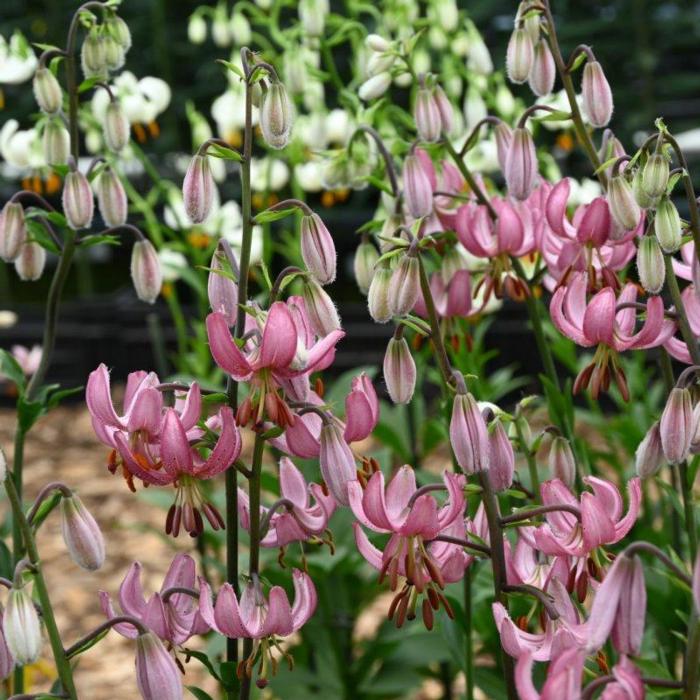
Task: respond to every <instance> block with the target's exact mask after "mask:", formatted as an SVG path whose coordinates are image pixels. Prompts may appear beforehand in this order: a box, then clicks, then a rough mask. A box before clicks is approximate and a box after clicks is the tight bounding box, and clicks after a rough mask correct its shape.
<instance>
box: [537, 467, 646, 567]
mask: <svg viewBox="0 0 700 700" xmlns="http://www.w3.org/2000/svg"><path fill="white" fill-rule="evenodd" d="M584 482H585V483H586V484H587V485H588V486H590V487H591V488H592V489H593V493H590V492H588V491H586V492H584V493H582V494H581V500H580V501H579V500H578V499H577V498H576V496H574V494H573V493H572V492H571V491H570V490H569V489H568V488H567V486H566V485H565V484H564V482H562V481H560V480H559V479H552V480H551V481H545V482H544V483H543V484H542V486H541V487H540V493H541V495H542V503H543V504H544V505H556V504H561V503H564V504H567V505H571V506H574V507H577V508H579V509H580V511H581V522H580V523H579V521H578V520H577V519H576V516H574V515H573V514H572V513H567V512H564V511H553V512H550V513H547V515H546V516H545V518H546V522H545V523H544V524H543V525H541V526H540V527H538V528H537V529H536V530H535V532H534V539H535V543H536V545H537V548H538V549H539V550H541V551H542V552H543V553H544V554H549V555H552V556H566V555H568V556H572V557H587V556H588V555H589V554H590V553H591V552H592V551H593V550H594V549H595V548H596V547H600V546H602V545H607V544H615V543H616V542H619V541H620V540H621V539H622V538H623V537H625V535H626V534H627V533H628V532H629V531H630V530H631V529H632V526H633V525H634V523H635V521H636V520H637V516H638V515H639V506H640V502H641V498H642V494H641V487H640V480H639V477H635V478H633V479H630V480H629V481H628V482H627V494H628V497H629V505H628V509H627V513H626V514H625V515H624V516H623V515H622V497H621V496H620V492H619V491H618V489H617V487H616V486H614V485H613V484H611V483H610V482H609V481H605V480H604V479H599V478H597V477H594V476H587V477H585V478H584Z"/></svg>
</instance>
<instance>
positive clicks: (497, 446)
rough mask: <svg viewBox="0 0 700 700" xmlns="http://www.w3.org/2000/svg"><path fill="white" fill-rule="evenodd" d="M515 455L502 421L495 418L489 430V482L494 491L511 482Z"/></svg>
mask: <svg viewBox="0 0 700 700" xmlns="http://www.w3.org/2000/svg"><path fill="white" fill-rule="evenodd" d="M514 471H515V455H514V453H513V445H512V444H511V442H510V440H509V439H508V434H507V433H506V430H505V428H504V427H503V423H501V421H500V420H499V419H498V418H497V419H496V420H495V421H494V423H493V424H492V429H491V431H490V432H489V471H488V475H489V482H490V484H491V487H492V488H493V490H494V491H505V490H506V489H508V488H510V486H511V484H512V483H513V473H514Z"/></svg>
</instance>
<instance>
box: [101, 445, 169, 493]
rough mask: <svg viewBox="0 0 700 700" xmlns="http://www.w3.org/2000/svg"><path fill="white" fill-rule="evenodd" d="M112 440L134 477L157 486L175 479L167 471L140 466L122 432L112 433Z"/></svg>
mask: <svg viewBox="0 0 700 700" xmlns="http://www.w3.org/2000/svg"><path fill="white" fill-rule="evenodd" d="M114 441H115V442H116V443H117V450H118V451H119V455H120V456H121V458H122V459H123V460H124V464H125V465H126V467H127V469H128V470H129V471H130V472H131V473H132V474H133V475H134V476H136V477H138V478H139V479H141V480H142V481H145V482H146V483H147V484H158V485H159V486H165V485H166V484H172V483H173V481H174V480H175V475H173V474H169V473H167V472H162V471H155V470H154V469H145V468H144V467H142V466H141V464H140V462H139V461H138V460H137V459H136V458H135V457H134V455H133V453H132V452H131V448H130V447H129V443H128V442H127V441H126V438H125V437H124V434H123V433H114Z"/></svg>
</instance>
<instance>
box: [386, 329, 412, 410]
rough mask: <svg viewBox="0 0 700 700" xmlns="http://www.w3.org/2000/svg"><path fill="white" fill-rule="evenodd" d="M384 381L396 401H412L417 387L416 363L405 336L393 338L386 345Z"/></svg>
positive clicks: (398, 402) (399, 402)
mask: <svg viewBox="0 0 700 700" xmlns="http://www.w3.org/2000/svg"><path fill="white" fill-rule="evenodd" d="M384 381H385V383H386V389H387V391H388V392H389V396H390V397H391V400H392V401H393V402H394V403H396V404H401V403H410V402H411V399H412V398H413V392H414V391H415V389H416V363H415V361H414V360H413V356H412V355H411V349H410V348H409V347H408V343H407V342H406V339H405V338H391V340H389V343H388V345H387V346H386V353H385V354H384Z"/></svg>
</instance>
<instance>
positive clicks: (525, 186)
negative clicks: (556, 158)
mask: <svg viewBox="0 0 700 700" xmlns="http://www.w3.org/2000/svg"><path fill="white" fill-rule="evenodd" d="M537 172H538V171H537V153H536V152H535V142H534V141H533V140H532V135H531V134H530V132H529V131H528V130H527V129H526V128H524V127H518V128H517V129H514V130H513V136H512V139H511V144H510V148H509V149H508V154H507V155H506V168H505V171H504V173H503V174H504V176H505V178H506V185H507V186H508V194H510V195H511V196H512V197H515V198H516V199H520V200H524V199H527V198H528V197H529V196H530V193H531V192H532V190H533V188H534V187H535V179H536V178H537Z"/></svg>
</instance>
